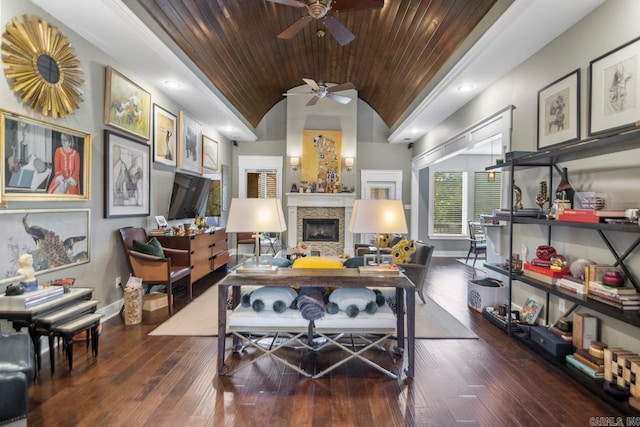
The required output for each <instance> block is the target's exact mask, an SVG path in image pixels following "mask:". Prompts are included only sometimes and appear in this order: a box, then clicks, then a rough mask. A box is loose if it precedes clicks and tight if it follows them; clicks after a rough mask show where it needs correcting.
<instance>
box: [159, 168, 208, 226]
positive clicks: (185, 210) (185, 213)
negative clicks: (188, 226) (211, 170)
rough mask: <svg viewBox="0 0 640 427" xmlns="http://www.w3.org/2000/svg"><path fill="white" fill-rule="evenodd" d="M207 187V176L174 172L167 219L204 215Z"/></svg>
mask: <svg viewBox="0 0 640 427" xmlns="http://www.w3.org/2000/svg"><path fill="white" fill-rule="evenodd" d="M209 187H211V180H210V179H209V178H205V177H202V176H197V175H190V174H187V173H183V172H175V175H174V177H173V190H172V191H171V200H170V201H169V213H168V215H167V219H168V220H173V219H186V218H195V216H196V215H200V216H202V215H204V211H205V207H206V204H207V198H208V196H209Z"/></svg>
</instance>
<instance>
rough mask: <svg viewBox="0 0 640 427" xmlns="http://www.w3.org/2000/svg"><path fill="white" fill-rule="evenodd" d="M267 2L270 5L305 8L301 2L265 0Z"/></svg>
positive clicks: (295, 0) (293, 0)
mask: <svg viewBox="0 0 640 427" xmlns="http://www.w3.org/2000/svg"><path fill="white" fill-rule="evenodd" d="M267 1H270V2H271V3H279V4H283V5H285V6H293V7H307V5H306V4H304V3H302V2H301V1H298V0H267Z"/></svg>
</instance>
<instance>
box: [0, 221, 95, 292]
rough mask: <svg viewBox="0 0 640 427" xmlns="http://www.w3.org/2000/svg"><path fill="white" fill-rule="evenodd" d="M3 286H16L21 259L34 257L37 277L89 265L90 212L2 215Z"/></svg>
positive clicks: (0, 271) (0, 276)
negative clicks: (14, 283)
mask: <svg viewBox="0 0 640 427" xmlns="http://www.w3.org/2000/svg"><path fill="white" fill-rule="evenodd" d="M0 228H2V229H3V230H5V232H4V233H3V235H2V238H1V239H0V248H2V249H1V250H2V253H3V254H4V256H2V257H0V284H5V283H11V282H16V281H18V280H19V279H20V276H19V275H18V274H17V273H16V270H17V269H18V258H20V256H21V255H23V254H27V253H28V254H31V256H32V257H33V268H34V270H35V271H36V277H37V276H38V275H40V274H44V273H50V272H53V271H57V270H62V269H64V268H69V267H74V266H76V265H80V264H85V263H88V262H89V248H90V247H91V246H90V244H89V209H50V210H47V209H29V210H8V211H0Z"/></svg>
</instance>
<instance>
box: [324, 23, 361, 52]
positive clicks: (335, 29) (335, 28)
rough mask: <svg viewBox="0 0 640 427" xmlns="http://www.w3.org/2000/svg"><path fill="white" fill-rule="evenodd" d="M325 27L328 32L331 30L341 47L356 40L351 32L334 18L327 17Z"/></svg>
mask: <svg viewBox="0 0 640 427" xmlns="http://www.w3.org/2000/svg"><path fill="white" fill-rule="evenodd" d="M324 26H325V27H327V30H329V32H330V33H331V35H332V36H333V37H335V39H336V40H337V41H338V44H339V45H340V46H344V45H346V44H347V43H350V42H351V41H353V39H355V38H356V36H354V35H353V34H352V33H351V31H349V30H347V27H345V26H344V25H342V24H341V23H340V22H339V21H338V20H337V19H335V18H334V17H333V16H327V17H325V18H324Z"/></svg>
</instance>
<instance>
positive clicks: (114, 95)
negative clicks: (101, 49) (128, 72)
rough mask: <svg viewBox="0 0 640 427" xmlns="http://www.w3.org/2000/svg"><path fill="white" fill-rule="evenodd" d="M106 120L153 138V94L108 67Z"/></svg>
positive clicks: (133, 133) (120, 127) (106, 75)
mask: <svg viewBox="0 0 640 427" xmlns="http://www.w3.org/2000/svg"><path fill="white" fill-rule="evenodd" d="M104 92H105V93H104V124H105V125H108V126H112V127H114V128H116V129H119V130H121V131H124V132H126V133H129V134H131V135H134V136H137V137H139V138H142V139H144V140H147V141H148V140H149V134H150V130H151V94H150V93H149V92H147V91H146V90H144V89H143V88H142V87H140V86H139V85H137V84H136V83H134V82H133V81H131V80H129V79H128V78H127V77H125V76H124V75H123V74H122V73H120V72H118V71H116V70H114V69H113V68H112V67H111V66H107V67H106V71H105V91H104Z"/></svg>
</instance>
